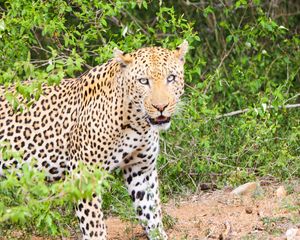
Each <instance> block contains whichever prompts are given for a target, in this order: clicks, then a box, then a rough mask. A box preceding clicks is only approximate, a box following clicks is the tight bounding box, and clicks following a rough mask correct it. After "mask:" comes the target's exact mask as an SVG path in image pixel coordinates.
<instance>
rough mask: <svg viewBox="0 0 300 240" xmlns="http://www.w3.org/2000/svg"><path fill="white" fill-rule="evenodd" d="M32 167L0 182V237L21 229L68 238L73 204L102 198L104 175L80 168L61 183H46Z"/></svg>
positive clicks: (14, 171)
mask: <svg viewBox="0 0 300 240" xmlns="http://www.w3.org/2000/svg"><path fill="white" fill-rule="evenodd" d="M34 163H35V162H34V161H32V162H31V163H30V165H29V164H23V166H22V168H21V169H10V170H9V171H7V172H6V173H5V179H3V180H2V181H0V199H1V202H0V223H1V228H0V236H1V235H4V236H5V235H7V234H8V233H9V232H10V231H12V232H13V231H15V230H16V229H18V227H20V226H22V228H26V229H27V230H31V231H34V230H35V229H38V230H39V231H40V232H41V233H50V234H52V235H56V234H68V232H67V231H65V230H64V229H67V226H70V225H72V222H73V221H74V218H73V217H72V215H73V216H74V212H73V207H74V204H76V202H77V201H78V200H80V199H83V198H85V199H89V198H91V196H92V194H93V193H97V194H99V195H100V194H102V192H103V189H107V188H108V186H109V178H108V174H107V173H106V172H104V171H103V170H99V169H97V168H96V167H95V168H93V169H91V168H90V167H89V168H88V167H86V166H84V165H82V164H80V165H79V167H78V168H77V169H76V171H74V173H73V174H72V175H68V176H66V178H65V179H64V180H60V181H56V182H53V183H49V182H47V181H45V179H46V178H47V177H46V174H45V172H43V171H39V170H37V169H36V168H35V167H34ZM79 173H80V177H78V176H79ZM16 226H18V227H17V228H16Z"/></svg>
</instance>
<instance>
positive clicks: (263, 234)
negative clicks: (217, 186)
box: [0, 182, 300, 240]
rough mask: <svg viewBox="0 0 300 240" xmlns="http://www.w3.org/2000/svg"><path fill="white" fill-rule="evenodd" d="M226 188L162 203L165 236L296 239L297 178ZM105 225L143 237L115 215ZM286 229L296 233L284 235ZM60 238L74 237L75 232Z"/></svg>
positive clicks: (122, 237)
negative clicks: (245, 189)
mask: <svg viewBox="0 0 300 240" xmlns="http://www.w3.org/2000/svg"><path fill="white" fill-rule="evenodd" d="M262 185H263V186H262ZM280 189H281V190H282V189H283V192H282V191H281V192H280ZM231 190H232V189H229V188H228V189H223V190H216V191H210V190H209V191H200V193H199V194H196V195H193V196H189V197H185V198H182V199H176V200H172V201H170V202H169V203H168V204H165V205H164V206H163V212H164V216H165V217H164V224H165V227H166V231H167V234H168V236H169V239H171V240H173V239H176V240H177V239H178V240H185V239H191V240H199V239H219V240H225V239H245V240H248V239H249V240H250V239H268V240H283V239H287V240H300V230H299V228H300V184H299V182H295V183H289V184H288V185H283V184H274V183H272V184H262V183H261V185H260V186H259V187H258V188H257V189H256V190H255V191H252V192H250V193H247V194H245V195H234V194H232V193H231ZM106 223H107V226H108V235H109V239H110V240H142V239H147V238H146V236H145V235H144V233H143V231H142V229H141V227H140V226H139V225H138V224H134V223H131V222H124V221H122V220H120V219H119V218H117V217H109V218H108V219H107V220H106ZM289 229H294V230H295V229H296V232H297V230H298V232H297V233H296V234H294V236H292V237H286V232H287V230H289ZM17 238H19V239H20V237H17ZM0 239H1V240H2V239H5V238H1V237H0ZM21 239H22V237H21ZM27 239H28V238H27ZM29 239H33V240H45V239H46V238H42V237H31V238H29ZM62 239H63V240H71V239H72V240H73V239H74V240H75V239H79V234H76V236H73V237H71V238H62ZM47 240H49V238H47Z"/></svg>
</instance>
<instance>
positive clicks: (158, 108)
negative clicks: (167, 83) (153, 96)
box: [152, 104, 169, 113]
mask: <svg viewBox="0 0 300 240" xmlns="http://www.w3.org/2000/svg"><path fill="white" fill-rule="evenodd" d="M168 105H169V104H152V106H153V107H154V108H155V109H157V110H158V111H160V112H161V113H162V112H163V111H164V110H165V109H166V108H167V106H168Z"/></svg>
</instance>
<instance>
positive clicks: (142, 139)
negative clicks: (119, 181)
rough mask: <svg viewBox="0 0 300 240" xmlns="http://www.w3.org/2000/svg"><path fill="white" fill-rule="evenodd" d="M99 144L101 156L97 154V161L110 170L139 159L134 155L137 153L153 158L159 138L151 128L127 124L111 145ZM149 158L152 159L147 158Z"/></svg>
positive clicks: (156, 152) (156, 151)
mask: <svg viewBox="0 0 300 240" xmlns="http://www.w3.org/2000/svg"><path fill="white" fill-rule="evenodd" d="M101 145H102V147H100V151H101V150H102V152H101V154H100V155H102V156H99V159H98V161H100V162H102V164H103V167H104V168H105V169H106V170H108V171H111V170H113V169H115V168H118V167H121V168H122V167H125V166H127V165H129V164H134V163H137V162H139V161H141V159H139V158H137V157H136V156H137V155H138V154H139V153H145V154H148V155H149V156H151V158H152V156H153V157H154V158H155V157H156V156H157V154H158V149H159V139H158V134H156V133H155V132H153V131H151V129H148V130H146V131H141V130H138V129H136V128H133V127H131V126H129V127H127V128H126V129H124V131H123V132H122V134H121V135H120V137H119V138H117V139H115V141H114V142H113V143H112V144H111V145H110V144H109V145H106V147H103V144H101ZM101 148H102V149H101ZM150 160H152V159H150V158H149V161H150Z"/></svg>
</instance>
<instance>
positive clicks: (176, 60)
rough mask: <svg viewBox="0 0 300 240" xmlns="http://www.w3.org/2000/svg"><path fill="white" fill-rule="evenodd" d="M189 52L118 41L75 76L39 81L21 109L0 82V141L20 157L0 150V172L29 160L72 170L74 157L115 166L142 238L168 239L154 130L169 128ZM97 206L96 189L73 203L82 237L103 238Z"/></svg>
mask: <svg viewBox="0 0 300 240" xmlns="http://www.w3.org/2000/svg"><path fill="white" fill-rule="evenodd" d="M187 51H188V42H187V41H186V40H184V41H183V42H182V43H181V44H180V45H178V46H177V47H176V48H174V49H167V48H163V47H159V46H148V47H142V48H139V49H136V50H134V51H132V52H130V53H126V52H123V51H121V50H119V49H117V48H116V49H114V51H113V57H112V58H111V59H110V60H108V61H107V62H105V63H103V64H101V65H98V66H96V67H93V68H91V69H90V70H88V71H86V72H85V73H83V74H82V75H81V76H79V77H77V78H65V79H62V80H61V82H60V84H58V85H47V84H45V85H42V94H41V95H40V97H39V98H38V99H37V100H36V101H34V102H33V103H32V104H31V105H30V106H29V107H28V108H27V109H25V110H24V111H15V110H14V109H13V107H12V105H11V104H10V103H9V101H8V100H7V98H6V97H5V96H6V94H7V92H10V93H15V92H16V87H14V86H12V87H9V88H7V87H6V88H5V87H4V86H1V88H0V91H1V96H0V106H1V107H0V142H9V144H10V146H11V148H12V150H15V151H19V152H22V159H21V161H19V160H17V159H14V158H10V159H6V160H5V161H4V159H3V156H1V153H0V175H1V176H4V175H5V172H6V171H8V170H7V169H10V168H12V167H16V168H21V167H22V165H23V164H25V163H30V162H31V161H32V159H35V160H36V162H35V164H34V167H36V168H37V169H38V170H43V171H45V172H46V175H47V180H49V181H56V180H59V179H61V178H63V177H64V176H65V175H66V174H70V173H72V171H75V169H77V167H78V165H79V163H83V164H85V165H89V166H92V165H94V164H99V163H100V164H101V168H102V169H104V170H105V171H107V172H109V173H111V172H112V171H114V170H115V169H120V172H121V174H122V175H123V178H124V182H125V185H126V188H127V190H128V193H129V195H130V197H131V199H132V202H133V206H134V209H135V212H136V216H137V219H138V220H139V222H140V223H141V225H142V227H143V229H144V231H145V234H146V236H147V238H148V239H151V240H154V239H167V238H168V236H167V234H166V231H165V230H164V227H163V223H162V208H161V202H160V196H159V195H160V194H159V181H158V167H157V158H158V155H159V138H160V136H159V135H160V132H161V131H162V130H167V129H168V128H169V127H170V124H171V118H172V117H173V116H174V114H175V113H176V109H177V106H178V105H179V104H178V103H179V102H180V99H181V96H182V94H183V93H184V65H185V55H186V53H187ZM79 177H80V176H79ZM100 195H101V194H100ZM101 205H102V199H101V196H99V195H98V194H93V196H92V197H91V199H81V200H79V201H78V202H77V203H76V204H75V212H76V216H77V218H78V219H79V228H80V231H81V236H82V239H84V240H88V239H101V240H104V239H107V237H108V236H107V227H106V225H105V220H104V214H103V211H102V210H101ZM153 232H158V233H159V234H157V235H156V236H154V235H153V234H152V233H153Z"/></svg>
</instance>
